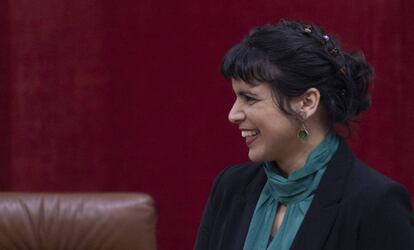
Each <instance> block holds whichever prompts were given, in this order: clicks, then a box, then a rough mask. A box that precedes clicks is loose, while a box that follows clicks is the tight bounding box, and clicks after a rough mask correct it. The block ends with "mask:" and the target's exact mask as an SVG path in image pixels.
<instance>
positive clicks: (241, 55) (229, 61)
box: [221, 42, 280, 84]
mask: <svg viewBox="0 0 414 250" xmlns="http://www.w3.org/2000/svg"><path fill="white" fill-rule="evenodd" d="M221 74H222V75H223V76H224V77H225V78H227V79H230V78H233V79H236V80H242V81H244V82H246V83H249V84H255V83H257V82H272V81H274V80H275V78H276V77H277V75H279V74H280V71H279V70H278V69H277V67H276V66H275V65H272V64H271V63H270V61H269V59H268V58H267V57H266V56H265V54H264V53H263V52H262V51H260V50H259V49H257V48H255V47H252V46H248V45H247V44H246V43H245V42H242V43H240V44H237V45H236V46H234V47H233V48H231V49H230V50H229V51H228V52H227V54H226V55H225V56H224V58H223V61H222V63H221Z"/></svg>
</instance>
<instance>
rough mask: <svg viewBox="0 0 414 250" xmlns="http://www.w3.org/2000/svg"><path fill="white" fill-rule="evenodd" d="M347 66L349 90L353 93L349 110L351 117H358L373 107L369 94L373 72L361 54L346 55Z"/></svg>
mask: <svg viewBox="0 0 414 250" xmlns="http://www.w3.org/2000/svg"><path fill="white" fill-rule="evenodd" d="M344 58H345V65H346V67H347V69H348V73H349V81H350V82H349V83H348V85H350V86H348V90H350V91H351V93H350V94H351V95H350V97H351V98H350V100H349V101H350V103H349V108H350V110H348V111H349V112H350V113H351V114H350V115H351V116H357V115H358V114H360V113H361V112H363V111H365V110H367V109H368V107H369V106H370V105H371V97H370V95H369V93H368V90H369V86H370V84H371V80H372V76H373V70H372V68H371V66H370V65H369V64H367V63H366V62H365V58H364V56H363V55H362V54H361V53H352V54H347V53H344Z"/></svg>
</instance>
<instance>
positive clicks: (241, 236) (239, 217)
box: [220, 166, 266, 250]
mask: <svg viewBox="0 0 414 250" xmlns="http://www.w3.org/2000/svg"><path fill="white" fill-rule="evenodd" d="M265 183H266V175H265V173H264V171H263V167H262V166H260V167H259V168H258V172H257V174H256V175H255V177H254V178H253V179H252V181H251V182H250V183H249V184H248V185H247V186H246V188H245V189H244V190H240V193H238V194H237V195H236V197H235V202H234V203H233V204H232V208H231V211H232V212H231V214H230V216H229V218H228V221H227V222H226V223H228V225H231V226H227V227H226V231H225V233H224V239H225V241H224V242H225V243H224V244H223V245H222V247H221V248H220V249H223V250H233V249H234V250H240V249H243V246H244V241H245V239H246V236H247V232H248V230H249V226H250V221H251V218H252V216H253V213H254V209H255V208H256V203H257V200H258V199H259V196H260V193H261V192H262V189H263V186H264V184H265Z"/></svg>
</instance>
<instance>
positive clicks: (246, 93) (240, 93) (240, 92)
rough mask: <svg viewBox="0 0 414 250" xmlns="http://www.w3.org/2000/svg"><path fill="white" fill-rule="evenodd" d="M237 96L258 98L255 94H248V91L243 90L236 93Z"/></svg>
mask: <svg viewBox="0 0 414 250" xmlns="http://www.w3.org/2000/svg"><path fill="white" fill-rule="evenodd" d="M237 95H240V96H245V95H249V96H255V97H257V96H258V95H257V94H254V93H252V92H249V91H243V90H241V91H237Z"/></svg>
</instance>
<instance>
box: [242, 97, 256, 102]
mask: <svg viewBox="0 0 414 250" xmlns="http://www.w3.org/2000/svg"><path fill="white" fill-rule="evenodd" d="M242 98H243V100H244V101H245V102H246V103H247V104H253V103H255V102H256V101H257V99H256V98H253V97H251V96H248V95H242Z"/></svg>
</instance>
